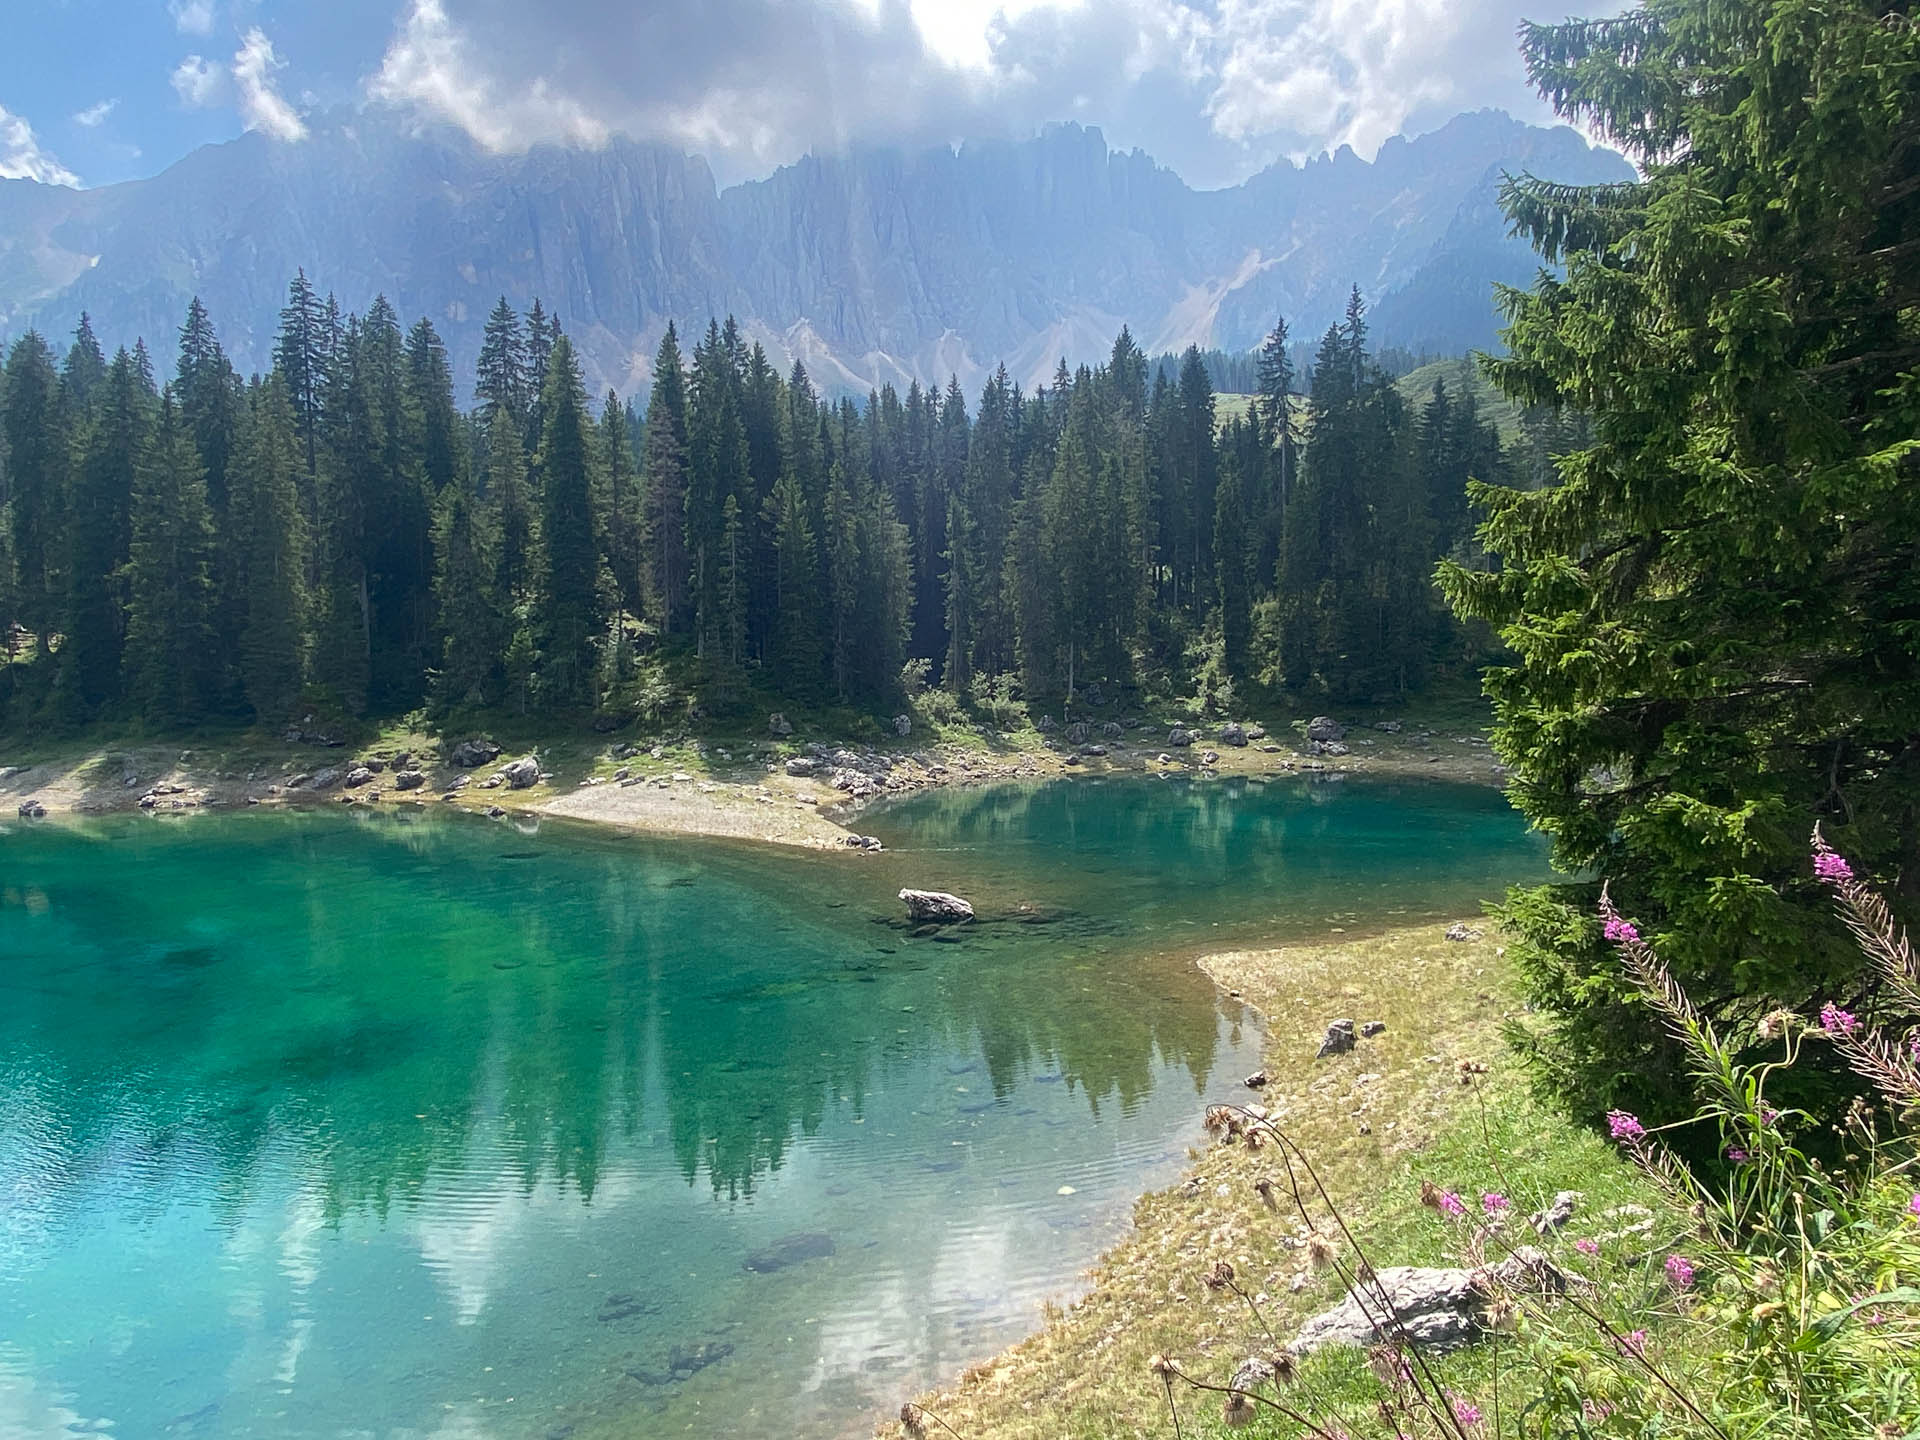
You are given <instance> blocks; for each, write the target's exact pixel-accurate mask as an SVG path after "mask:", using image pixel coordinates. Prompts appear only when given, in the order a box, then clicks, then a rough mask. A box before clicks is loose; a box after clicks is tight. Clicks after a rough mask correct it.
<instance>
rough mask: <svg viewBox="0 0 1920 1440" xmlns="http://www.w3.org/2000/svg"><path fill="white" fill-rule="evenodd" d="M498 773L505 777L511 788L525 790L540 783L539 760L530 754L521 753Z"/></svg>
mask: <svg viewBox="0 0 1920 1440" xmlns="http://www.w3.org/2000/svg"><path fill="white" fill-rule="evenodd" d="M500 773H501V774H502V775H504V776H506V777H507V784H508V785H510V786H511V787H512V788H513V789H515V790H525V789H526V788H527V787H528V786H530V785H537V784H539V783H540V762H539V761H538V760H536V759H534V758H533V756H531V755H522V756H521V757H520V758H519V759H518V760H515V761H514V762H513V763H512V764H511V765H508V766H507V767H506V769H504V770H502V771H501V772H500Z"/></svg>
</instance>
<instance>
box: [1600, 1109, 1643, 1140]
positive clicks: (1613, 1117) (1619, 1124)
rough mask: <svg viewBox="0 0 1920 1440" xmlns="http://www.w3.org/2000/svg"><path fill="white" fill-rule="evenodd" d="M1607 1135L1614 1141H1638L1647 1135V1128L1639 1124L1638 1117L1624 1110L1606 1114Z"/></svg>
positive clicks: (1610, 1111) (1611, 1111)
mask: <svg viewBox="0 0 1920 1440" xmlns="http://www.w3.org/2000/svg"><path fill="white" fill-rule="evenodd" d="M1607 1133H1608V1134H1610V1135H1612V1136H1613V1138H1614V1139H1616V1140H1639V1139H1641V1138H1643V1137H1644V1136H1645V1135H1646V1133H1647V1127H1646V1126H1644V1125H1642V1124H1641V1123H1640V1117H1639V1116H1637V1115H1632V1114H1629V1113H1628V1112H1627V1111H1625V1110H1609V1111H1608V1112H1607Z"/></svg>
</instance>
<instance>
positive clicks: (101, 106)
mask: <svg viewBox="0 0 1920 1440" xmlns="http://www.w3.org/2000/svg"><path fill="white" fill-rule="evenodd" d="M119 103H120V101H119V99H118V97H115V98H114V99H111V100H102V101H100V102H99V103H98V104H95V105H89V106H88V107H87V108H86V109H84V110H81V111H79V112H77V113H76V114H75V115H74V117H73V123H74V124H76V125H81V126H84V127H85V128H87V129H88V130H92V129H95V128H97V127H98V126H100V125H102V124H103V123H105V121H106V118H107V117H108V116H109V115H111V114H112V113H113V107H114V106H116V105H118V104H119Z"/></svg>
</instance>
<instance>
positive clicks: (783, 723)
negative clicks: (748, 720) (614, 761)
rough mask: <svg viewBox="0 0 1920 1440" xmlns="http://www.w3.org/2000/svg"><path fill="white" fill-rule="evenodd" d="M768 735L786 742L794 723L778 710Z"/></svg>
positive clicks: (773, 716) (768, 720)
mask: <svg viewBox="0 0 1920 1440" xmlns="http://www.w3.org/2000/svg"><path fill="white" fill-rule="evenodd" d="M767 734H769V735H771V736H772V737H773V738H774V739H776V740H784V739H786V738H787V737H788V736H789V735H791V734H793V722H792V721H791V720H789V719H787V717H786V715H785V714H784V713H783V712H782V711H779V710H776V711H774V712H773V713H772V714H771V715H769V716H768V717H767ZM622 758H623V759H624V758H625V757H624V756H623V757H622Z"/></svg>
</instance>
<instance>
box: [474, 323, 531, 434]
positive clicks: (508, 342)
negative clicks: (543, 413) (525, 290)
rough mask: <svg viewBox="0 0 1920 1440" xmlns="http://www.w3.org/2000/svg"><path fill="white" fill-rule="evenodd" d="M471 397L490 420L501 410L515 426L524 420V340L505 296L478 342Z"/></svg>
mask: <svg viewBox="0 0 1920 1440" xmlns="http://www.w3.org/2000/svg"><path fill="white" fill-rule="evenodd" d="M476 371H477V378H476V380H475V382H474V387H473V393H474V399H475V400H476V401H478V402H479V405H480V408H481V411H482V418H483V419H485V420H486V421H487V423H488V424H491V423H492V420H493V412H495V411H499V410H504V411H505V412H506V413H507V414H508V415H509V416H510V417H512V419H513V421H514V423H515V424H516V425H521V426H524V425H525V424H526V420H527V408H528V403H529V401H528V393H527V390H528V385H527V342H526V336H525V335H524V333H523V332H522V331H521V328H520V317H519V315H517V314H516V313H514V309H513V307H512V306H511V305H509V304H507V297H506V296H504V295H502V296H501V297H500V303H499V304H497V305H495V306H494V307H493V313H492V314H490V315H488V316H487V324H486V330H485V332H484V334H483V335H482V337H481V341H480V359H479V363H478V365H477V367H476Z"/></svg>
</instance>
